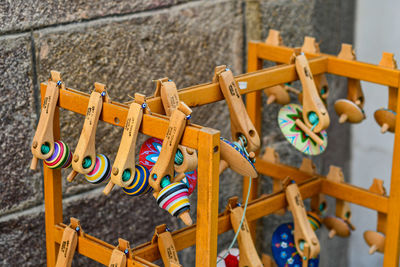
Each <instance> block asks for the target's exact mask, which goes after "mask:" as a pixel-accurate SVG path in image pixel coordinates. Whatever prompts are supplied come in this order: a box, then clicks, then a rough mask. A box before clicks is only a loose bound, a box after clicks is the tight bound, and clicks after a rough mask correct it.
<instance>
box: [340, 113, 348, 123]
mask: <svg viewBox="0 0 400 267" xmlns="http://www.w3.org/2000/svg"><path fill="white" fill-rule="evenodd" d="M347 118H348V116H347V114H344V113H343V114H342V115H340V118H339V123H345V122H346V121H347Z"/></svg>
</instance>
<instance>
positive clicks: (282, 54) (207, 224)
mask: <svg viewBox="0 0 400 267" xmlns="http://www.w3.org/2000/svg"><path fill="white" fill-rule="evenodd" d="M293 51H294V49H292V48H288V47H283V46H271V45H266V44H264V43H258V42H251V43H249V46H248V71H250V72H249V73H246V74H242V75H238V76H236V77H235V78H236V80H237V81H238V82H246V83H247V88H245V89H242V90H241V94H247V109H248V112H249V115H250V118H251V119H252V120H253V122H254V123H255V126H256V128H257V130H258V131H259V132H260V133H261V131H260V130H261V116H262V104H261V90H262V89H264V88H266V87H270V86H273V85H278V84H283V83H287V82H292V81H295V80H297V79H298V77H297V74H296V71H295V66H294V65H293V64H289V65H279V66H276V67H272V68H267V69H262V61H263V60H270V61H274V62H279V63H284V64H285V63H289V60H290V57H291V55H292V53H293ZM306 55H307V57H308V58H309V59H310V67H311V70H312V73H313V74H314V75H315V74H321V73H331V74H335V75H340V76H344V77H349V78H354V79H359V80H365V81H369V82H374V83H378V84H382V85H386V86H392V87H396V88H399V86H400V71H399V70H397V69H395V70H394V69H389V68H385V67H380V66H378V65H372V64H367V63H361V62H358V61H350V60H342V59H338V58H337V57H335V56H331V55H325V54H306ZM210 78H211V77H210ZM46 88H47V85H46V84H45V83H42V84H41V95H42V101H43V97H44V94H45V92H46ZM179 98H180V99H181V100H182V101H184V102H185V103H186V104H187V105H188V106H190V107H196V106H200V105H205V104H208V103H212V102H216V101H220V100H223V95H222V93H221V91H220V89H219V85H218V83H208V84H202V85H197V86H193V87H188V88H185V89H182V90H179ZM398 99H399V101H400V98H398ZM88 101H89V95H88V94H85V93H82V92H79V91H76V90H73V89H66V90H60V95H59V101H58V108H57V109H56V114H55V117H54V133H55V138H56V139H59V138H60V124H59V108H63V109H67V110H70V111H73V112H76V113H79V114H82V115H83V114H85V113H86V108H87V104H88ZM42 104H43V103H42ZM148 105H149V107H150V109H151V111H152V112H153V115H149V114H145V115H144V116H143V123H142V125H141V128H140V132H141V133H144V134H146V135H149V136H153V137H157V138H161V139H162V138H163V137H164V136H165V133H166V130H167V128H168V123H169V122H168V118H167V117H165V116H162V115H157V114H155V113H159V114H163V113H164V110H163V106H162V104H161V99H160V97H152V98H149V99H148ZM398 106H400V103H398ZM127 112H128V106H127V104H126V103H125V104H122V103H117V102H111V103H103V111H102V114H101V116H100V119H101V120H103V121H105V122H107V123H110V124H113V125H116V126H120V127H123V126H124V125H125V120H126V116H127ZM397 114H398V115H397V116H396V121H397V126H396V130H395V142H394V153H393V166H392V177H391V190H390V196H389V197H385V196H381V195H378V194H374V193H371V192H370V191H368V190H365V189H362V188H358V187H355V186H353V185H350V184H346V183H336V182H332V181H328V180H327V179H326V178H325V177H324V176H321V175H310V174H308V173H306V172H302V171H300V170H299V169H298V168H294V167H291V166H286V165H283V164H277V163H270V162H266V161H264V160H262V159H261V158H257V162H256V168H257V170H258V172H259V173H261V174H264V175H267V176H270V177H273V178H275V179H284V178H286V177H287V176H290V177H292V178H293V179H294V180H295V181H296V182H297V183H299V188H300V192H301V194H302V197H303V199H306V198H310V197H312V196H314V195H317V194H319V193H322V194H326V195H329V196H332V197H334V198H337V199H342V200H345V201H348V202H351V203H354V204H358V205H361V206H364V207H366V208H369V209H373V210H376V211H379V212H382V213H384V214H387V215H388V221H387V232H386V244H385V258H384V266H385V267H389V266H398V264H399V248H400V246H399V245H400V244H399V240H400V204H399V203H400V166H397V165H398V164H397V165H396V164H395V162H400V121H399V116H400V115H399V113H397ZM219 137H220V133H219V131H217V130H213V129H210V128H205V127H201V126H198V125H194V124H190V125H189V126H187V127H186V130H185V132H184V135H183V138H182V141H181V144H182V145H184V146H187V147H190V148H194V149H197V151H198V160H199V162H198V185H197V186H198V202H197V222H196V224H195V225H192V226H190V227H185V228H182V229H180V230H178V231H175V232H173V233H172V236H173V239H174V243H175V245H176V249H177V250H182V249H184V248H187V247H189V246H192V245H196V266H215V263H216V256H217V238H218V234H221V233H223V232H226V231H228V230H230V229H232V226H231V223H230V219H229V215H228V214H226V213H222V214H219V215H218V190H219V175H218V166H219V159H220V153H219V142H220V139H219ZM200 144H201V145H200ZM247 182H248V179H246V178H245V180H244V188H243V190H244V192H246V193H247V186H248V183H247ZM257 186H258V184H257V182H255V183H253V186H252V190H251V199H252V200H251V201H250V203H249V205H248V210H247V212H246V218H247V220H248V221H249V222H254V221H255V220H257V219H259V218H261V217H262V216H266V215H268V214H271V213H273V212H275V211H278V210H280V209H282V208H284V207H285V206H286V205H287V203H286V200H285V195H284V193H283V192H278V193H275V194H269V195H262V196H260V197H258V196H257V194H256V192H257V190H256V189H257ZM44 197H45V221H46V245H47V264H48V265H49V266H54V265H55V262H56V255H57V251H58V246H59V243H60V241H61V238H62V234H63V230H64V228H65V227H66V225H64V224H63V223H62V221H63V215H62V183H61V172H60V170H52V169H49V168H47V167H44ZM83 227H84V226H83ZM149 239H150V237H149ZM78 244H79V245H78V248H77V251H78V252H79V253H80V254H82V255H85V256H87V257H89V258H91V259H94V260H96V261H98V262H100V263H102V264H104V265H108V263H109V260H110V257H111V253H112V250H113V248H114V246H112V245H110V244H107V243H105V242H104V241H101V240H99V239H97V238H95V237H92V236H90V235H88V234H87V233H85V235H84V236H80V237H79V238H78ZM132 254H133V259H128V260H127V263H128V266H154V265H152V264H151V263H149V262H151V261H154V260H156V259H159V258H160V254H159V251H158V248H157V244H152V243H151V242H147V243H145V244H142V245H139V246H137V247H135V248H133V249H132Z"/></svg>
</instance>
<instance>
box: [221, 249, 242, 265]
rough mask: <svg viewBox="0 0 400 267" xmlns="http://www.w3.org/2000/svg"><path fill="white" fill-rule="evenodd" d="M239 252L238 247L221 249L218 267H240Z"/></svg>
mask: <svg viewBox="0 0 400 267" xmlns="http://www.w3.org/2000/svg"><path fill="white" fill-rule="evenodd" d="M239 253H240V252H239V249H238V248H231V249H229V250H227V249H225V250H223V251H221V252H220V253H219V254H218V256H217V267H238V266H239Z"/></svg>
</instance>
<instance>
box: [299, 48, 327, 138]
mask: <svg viewBox="0 0 400 267" xmlns="http://www.w3.org/2000/svg"><path fill="white" fill-rule="evenodd" d="M295 66H296V71H297V74H298V76H299V78H300V82H301V85H302V87H303V112H302V113H303V120H304V123H303V122H302V121H301V120H299V119H298V120H296V125H298V126H299V127H300V128H301V129H302V130H303V131H305V132H306V133H307V134H308V135H309V136H310V137H311V138H312V139H313V140H314V141H315V142H317V143H318V144H321V141H322V140H320V138H318V136H317V135H315V134H314V135H313V133H319V132H321V131H322V130H324V129H326V128H328V126H329V123H330V119H329V114H328V111H327V110H326V108H325V105H324V103H323V102H322V100H321V98H320V96H319V93H318V91H317V88H316V85H315V82H314V78H313V75H312V73H311V69H310V66H309V64H308V61H307V58H306V57H305V55H299V56H297V57H296V62H295ZM299 122H301V124H305V126H306V128H304V125H301V124H299ZM307 128H308V129H307Z"/></svg>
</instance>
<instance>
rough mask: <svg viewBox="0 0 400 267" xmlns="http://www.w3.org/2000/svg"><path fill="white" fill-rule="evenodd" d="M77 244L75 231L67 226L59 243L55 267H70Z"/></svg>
mask: <svg viewBox="0 0 400 267" xmlns="http://www.w3.org/2000/svg"><path fill="white" fill-rule="evenodd" d="M77 244H78V234H77V232H76V230H75V229H72V228H71V227H70V226H67V227H66V228H65V229H64V233H63V236H62V239H61V243H60V249H59V250H58V256H57V262H56V266H57V267H70V266H71V264H72V258H73V257H74V254H75V250H76V246H77Z"/></svg>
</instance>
